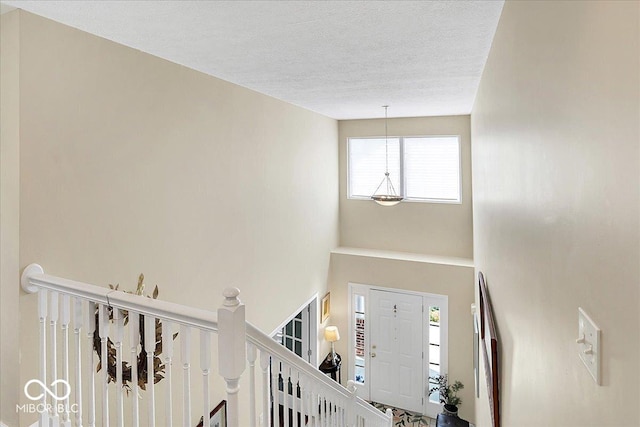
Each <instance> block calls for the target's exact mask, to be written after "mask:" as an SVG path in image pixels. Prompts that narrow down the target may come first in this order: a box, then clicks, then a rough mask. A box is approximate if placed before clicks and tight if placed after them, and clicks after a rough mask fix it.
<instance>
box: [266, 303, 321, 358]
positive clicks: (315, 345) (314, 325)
mask: <svg viewBox="0 0 640 427" xmlns="http://www.w3.org/2000/svg"><path fill="white" fill-rule="evenodd" d="M307 307H309V348H308V349H309V350H311V357H310V359H309V360H308V362H309V363H310V364H312V365H313V366H318V363H319V362H318V353H319V351H320V341H319V339H318V328H319V324H318V319H319V317H318V294H317V293H315V294H314V295H313V296H312V297H311V298H309V299H308V300H307V301H305V303H304V304H302V305H301V306H300V307H298V308H297V309H296V310H295V311H294V312H293V313H291V314H290V315H289V316H288V317H287V318H286V319H285V320H284V321H283V322H282V323H280V325H278V327H277V328H275V329H274V330H273V331H271V334H269V336H270V337H272V338H274V339H275V338H276V336H277V335H278V334H279V333H280V331H281V330H282V328H284V327H285V326H287V323H289V322H290V321H291V320H293V318H294V317H296V316H297V315H298V313H300V312H301V311H303V310H306V308H307ZM305 360H307V359H305Z"/></svg>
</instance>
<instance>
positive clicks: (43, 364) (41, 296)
mask: <svg viewBox="0 0 640 427" xmlns="http://www.w3.org/2000/svg"><path fill="white" fill-rule="evenodd" d="M38 319H39V321H40V381H42V384H47V291H46V290H44V289H40V290H39V291H38ZM41 404H42V405H44V407H46V404H47V398H46V393H43V394H42V401H41ZM48 424H49V417H48V416H47V414H46V412H45V411H42V412H40V416H39V419H38V426H39V427H44V426H45V425H48Z"/></svg>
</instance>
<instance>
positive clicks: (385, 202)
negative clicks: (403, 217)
mask: <svg viewBox="0 0 640 427" xmlns="http://www.w3.org/2000/svg"><path fill="white" fill-rule="evenodd" d="M382 108H384V149H385V169H384V178H382V181H381V182H380V185H378V188H376V191H374V192H373V196H371V198H372V199H373V200H374V201H375V202H376V203H377V204H379V205H382V206H393V205H397V204H398V203H400V201H401V200H402V199H403V197H402V196H399V195H398V193H396V189H395V188H394V187H393V183H392V182H391V178H389V135H388V131H387V121H388V118H387V109H388V108H389V106H388V105H383V106H382ZM380 188H382V189H383V190H386V192H384V193H378V191H380Z"/></svg>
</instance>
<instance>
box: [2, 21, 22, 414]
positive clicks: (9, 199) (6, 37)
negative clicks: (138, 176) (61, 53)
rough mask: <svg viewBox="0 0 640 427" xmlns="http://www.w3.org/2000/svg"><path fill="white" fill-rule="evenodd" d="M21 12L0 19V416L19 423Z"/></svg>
mask: <svg viewBox="0 0 640 427" xmlns="http://www.w3.org/2000/svg"><path fill="white" fill-rule="evenodd" d="M18 14H19V12H18V11H14V12H11V13H6V14H3V15H2V16H1V17H0V19H1V22H0V31H1V33H0V122H1V123H2V125H1V126H0V337H1V341H0V378H1V379H0V383H1V384H0V421H2V422H4V423H6V424H7V425H10V426H11V425H17V424H18V418H17V415H16V406H15V404H16V402H17V400H18V393H19V391H20V390H21V387H20V385H19V372H20V370H19V369H17V366H18V364H19V358H18V354H19V353H18V344H19V342H18V339H19V334H18V328H16V327H15V325H16V322H17V319H18V316H19V311H18V295H19V290H20V288H19V286H20V264H19V259H18V255H19V247H20V245H19V224H20V194H19V185H20V184H19V180H20V171H19V168H18V164H19V158H20V103H19V83H20V75H19V74H20V67H19V56H20V40H19V28H20V27H19V17H18Z"/></svg>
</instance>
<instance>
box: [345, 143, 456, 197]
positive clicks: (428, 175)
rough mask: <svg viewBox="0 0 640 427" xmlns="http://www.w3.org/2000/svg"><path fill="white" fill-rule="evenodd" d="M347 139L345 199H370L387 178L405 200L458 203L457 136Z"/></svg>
mask: <svg viewBox="0 0 640 427" xmlns="http://www.w3.org/2000/svg"><path fill="white" fill-rule="evenodd" d="M387 140H388V147H387V146H385V139H384V138H349V140H348V144H347V145H348V158H349V165H348V169H349V171H348V197H349V198H350V199H369V198H370V197H371V195H373V193H374V192H375V191H376V188H377V187H378V185H379V184H380V181H382V178H384V173H385V168H386V161H385V159H386V152H387V149H388V156H389V166H388V167H389V176H390V178H391V180H392V183H393V186H394V187H395V188H396V191H397V192H398V193H399V194H401V195H402V196H403V197H404V198H405V200H408V201H418V202H434V203H460V202H461V200H462V199H461V188H460V187H461V184H460V181H461V180H460V138H459V137H458V136H419V137H413V136H412V137H390V138H388V139H387Z"/></svg>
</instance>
